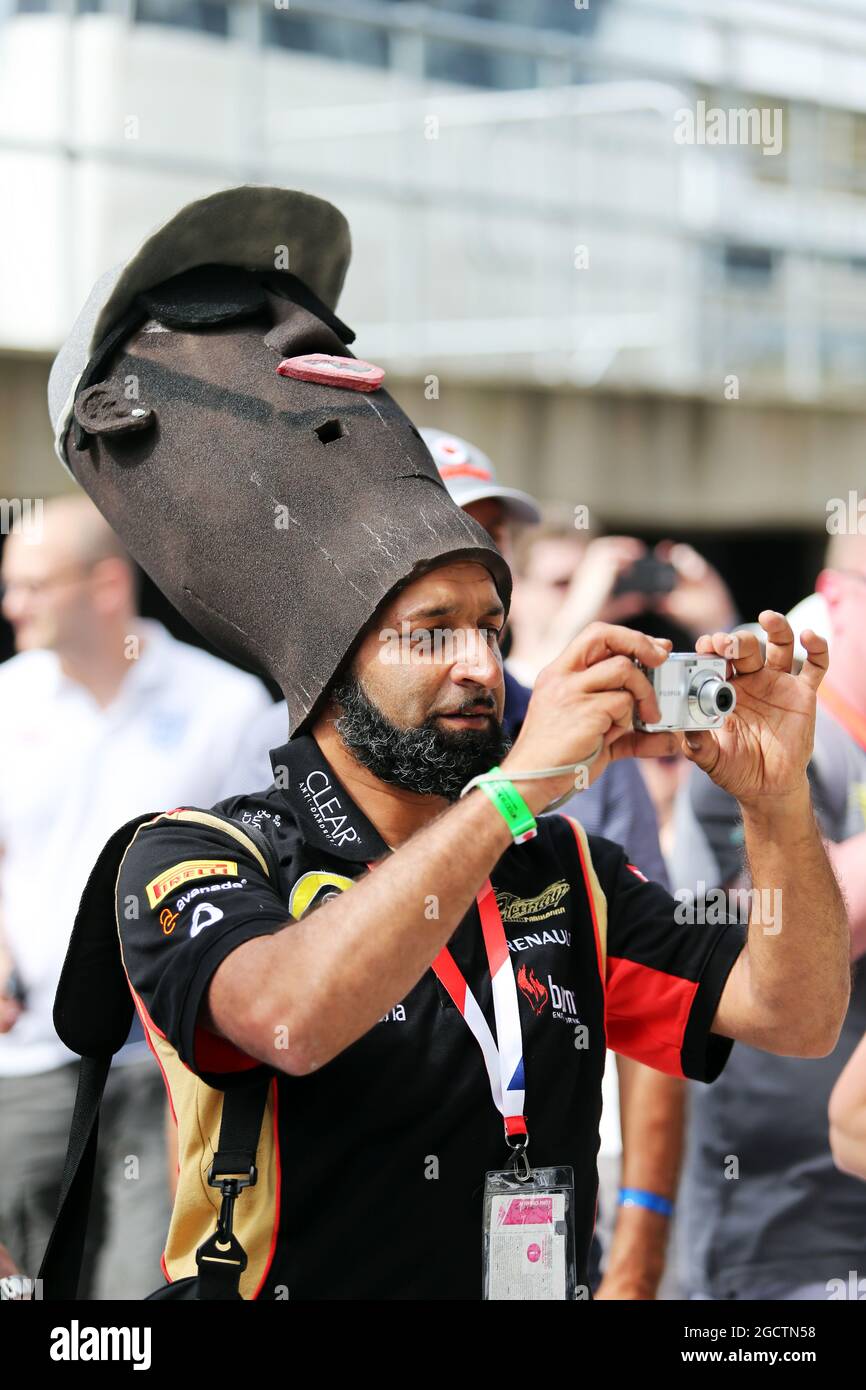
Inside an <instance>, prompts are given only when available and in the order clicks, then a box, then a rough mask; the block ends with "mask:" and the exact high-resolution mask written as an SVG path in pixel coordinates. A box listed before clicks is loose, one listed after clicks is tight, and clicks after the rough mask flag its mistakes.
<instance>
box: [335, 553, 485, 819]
mask: <svg viewBox="0 0 866 1390" xmlns="http://www.w3.org/2000/svg"><path fill="white" fill-rule="evenodd" d="M502 626H503V609H502V603H501V601H500V599H499V595H498V593H497V591H496V586H495V584H494V583H493V580H492V578H491V576H490V573H489V571H488V570H486V569H485V568H484V566H483V565H480V564H476V563H474V562H469V561H467V562H460V563H457V564H449V565H442V566H440V567H439V568H437V569H435V570H432V571H431V572H430V573H428V574H425V575H423V576H422V577H421V578H420V579H417V580H415V581H414V583H412V584H410V585H408V586H407V587H406V588H405V589H403V590H402V592H401V593H399V594H398V595H397V596H396V597H395V598H393V599H391V600H390V601H389V603H388V604H387V605H386V606H385V607H384V608H383V610H382V611H381V613H380V614H379V615H378V618H377V622H376V626H375V627H374V628H373V629H371V630H370V631H369V632H368V633H367V635H366V636H365V638H364V640H363V642H362V643H361V646H360V648H359V649H358V652H357V654H356V657H355V660H354V662H353V665H352V670H351V674H350V676H349V678H348V679H347V680H345V681H343V682H342V683H340V684H339V685H337V686H335V688H334V691H333V698H334V700H335V701H336V702H337V704H339V705H340V707H341V710H342V713H341V715H340V717H338V718H337V720H336V723H335V727H336V729H337V732H338V733H339V734H340V735H341V737H342V739H343V742H344V743H345V744H346V746H347V747H348V748H349V749H350V750H351V751H352V752H353V753H354V755H355V757H356V758H357V759H358V761H359V762H360V763H362V764H363V765H364V766H365V767H368V768H369V769H370V770H371V771H372V772H373V773H374V774H375V775H376V776H377V777H379V778H380V779H381V780H382V781H385V782H390V783H391V784H393V785H395V786H399V787H404V788H406V789H407V790H409V791H414V792H418V793H419V794H421V795H426V796H442V797H445V798H446V799H447V800H449V801H456V800H457V798H458V797H459V794H460V790H461V788H462V787H463V786H464V785H465V784H466V782H468V781H469V780H470V779H471V778H472V777H474V776H476V775H477V774H478V773H479V772H486V771H488V770H489V769H490V768H491V767H492V766H494V765H495V764H496V763H498V762H499V761H500V759H501V758H502V757H503V756H504V755H505V753H506V751H507V749H508V746H509V744H508V740H507V738H506V736H505V735H504V732H503V729H502V714H503V709H504V705H505V687H504V684H503V675H502V657H501V655H500V652H499V636H498V634H499V632H500V631H501V629H502Z"/></svg>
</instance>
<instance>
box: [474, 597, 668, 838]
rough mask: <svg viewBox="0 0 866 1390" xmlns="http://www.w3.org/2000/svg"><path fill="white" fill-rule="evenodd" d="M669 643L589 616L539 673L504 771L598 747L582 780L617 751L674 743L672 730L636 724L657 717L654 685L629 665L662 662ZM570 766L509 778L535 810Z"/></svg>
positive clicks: (566, 783)
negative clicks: (541, 775) (550, 773)
mask: <svg viewBox="0 0 866 1390" xmlns="http://www.w3.org/2000/svg"><path fill="white" fill-rule="evenodd" d="M670 650H671V642H670V640H669V639H668V638H656V637H648V636H647V635H646V634H645V633H643V632H635V631H634V630H633V629H632V628H628V627H618V626H614V625H613V624H611V623H590V625H589V627H587V628H585V629H584V630H583V632H581V633H579V634H578V636H577V637H575V638H574V640H573V641H572V642H570V643H569V644H568V646H567V647H566V648H565V650H564V651H563V652H562V653H561V654H560V655H559V656H558V657H557V658H556V660H555V661H551V662H550V664H549V665H548V666H545V668H544V670H543V671H541V672H540V673H539V676H538V679H537V681H536V683H535V687H534V689H533V692H532V697H531V699H530V701H529V707H528V709H527V712H526V718H525V719H524V721H523V726H522V728H521V731H520V735H519V737H518V739H517V741H516V743H515V744H514V747H513V748H512V749H511V750H510V752H509V753H508V755H507V757H506V758H505V759H504V760H503V762H502V764H501V766H502V770H503V772H507V773H514V772H522V771H531V770H533V769H536V768H545V767H558V766H561V765H562V764H564V763H572V764H575V763H584V762H586V761H587V760H588V759H589V758H591V757H592V755H593V753H594V752H595V751H596V749H600V751H599V753H598V756H597V757H596V759H595V761H594V762H593V763H592V766H591V767H590V768H588V770H587V772H586V774H585V777H584V780H583V782H582V784H581V785H582V786H584V787H585V786H588V785H590V783H592V782H594V781H595V780H596V779H597V778H598V777H600V776H601V774H602V772H603V771H604V769H605V768H606V767H607V766H608V764H609V763H610V762H611V761H613V759H615V758H627V757H637V758H659V757H662V756H663V755H665V754H670V753H676V752H678V751H679V743H678V741H677V739H676V738H675V736H674V735H673V734H665V733H657V734H647V733H643V732H640V731H638V730H636V729H635V728H634V717H635V714H636V713H637V714H638V715H639V716H640V718H641V720H642V721H643V722H644V723H652V722H653V721H655V720H657V719H658V718H659V717H660V711H659V707H658V703H657V701H656V696H655V692H654V690H653V688H652V685H651V684H650V681H649V680H648V679H647V677H646V676H645V675H644V673H643V672H642V671H640V670H638V668H637V666H635V664H634V663H635V661H636V660H637V661H640V662H642V663H643V665H644V666H650V667H653V666H660V665H661V664H662V662H663V661H665V660H666V659H667V657H668V655H669V653H670ZM575 779H576V774H575V773H570V774H565V775H564V776H559V777H552V778H546V779H543V780H542V779H533V780H527V781H522V780H520V779H515V786H516V787H517V789H518V791H519V792H520V795H521V796H522V797H523V799H524V801H525V802H526V804H527V805H528V806H529V807H530V809H531V810H532V812H533V814H534V815H539V814H540V813H541V812H542V811H543V810H544V809H545V807H547V806H549V805H550V803H551V802H552V801H555V800H556V799H557V798H558V797H560V796H563V795H564V794H565V793H566V792H568V791H570V790H572V789H573V788H574V787H575Z"/></svg>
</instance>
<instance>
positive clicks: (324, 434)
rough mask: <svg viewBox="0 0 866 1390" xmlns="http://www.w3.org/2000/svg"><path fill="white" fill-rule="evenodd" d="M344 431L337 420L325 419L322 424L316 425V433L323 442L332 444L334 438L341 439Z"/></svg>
mask: <svg viewBox="0 0 866 1390" xmlns="http://www.w3.org/2000/svg"><path fill="white" fill-rule="evenodd" d="M345 433H346V431H345V430H344V429H343V426H342V424H341V423H340V421H339V420H326V421H325V423H324V425H317V426H316V434H317V435H318V436H319V438H320V439H321V441H322V443H323V444H333V442H334V440H335V439H342V438H343V435H344V434H345Z"/></svg>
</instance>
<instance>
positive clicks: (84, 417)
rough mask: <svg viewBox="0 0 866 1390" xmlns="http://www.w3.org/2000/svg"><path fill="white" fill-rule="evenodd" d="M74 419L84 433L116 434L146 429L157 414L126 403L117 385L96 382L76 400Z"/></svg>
mask: <svg viewBox="0 0 866 1390" xmlns="http://www.w3.org/2000/svg"><path fill="white" fill-rule="evenodd" d="M74 414H75V419H76V421H77V422H78V424H79V425H80V426H81V428H82V430H84V431H86V433H87V434H96V435H104V434H111V435H119V434H130V433H132V432H137V431H139V430H149V429H151V428H152V427H153V425H154V424H155V423H156V414H155V412H154V411H153V410H152V409H151V407H150V406H149V405H144V404H142V402H141V401H138V400H127V398H126V396H125V395H124V394H123V390H122V387H121V385H120V383H119V382H113V381H98V382H97V383H96V385H95V386H88V387H87V389H86V390H85V391H82V392H81V394H80V396H78V398H77V399H76V402H75V408H74Z"/></svg>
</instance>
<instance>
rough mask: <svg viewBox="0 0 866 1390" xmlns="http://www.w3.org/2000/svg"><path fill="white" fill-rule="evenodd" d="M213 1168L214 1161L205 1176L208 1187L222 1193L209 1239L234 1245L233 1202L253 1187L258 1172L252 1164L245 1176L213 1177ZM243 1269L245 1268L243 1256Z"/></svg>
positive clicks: (226, 1175)
mask: <svg viewBox="0 0 866 1390" xmlns="http://www.w3.org/2000/svg"><path fill="white" fill-rule="evenodd" d="M215 1168H216V1161H214V1162H213V1163H212V1164H211V1166H210V1170H209V1172H208V1175H207V1180H208V1185H209V1186H210V1187H218V1188H219V1189H220V1192H221V1193H222V1205H221V1206H220V1214H219V1220H218V1221H217V1228H216V1232H215V1234H214V1236H212V1237H211V1239H212V1240H217V1241H220V1242H228V1243H231V1242H232V1241H234V1243H235V1244H237V1241H235V1238H234V1235H233V1234H232V1226H233V1223H234V1211H235V1202H236V1201H237V1199H238V1197H239V1195H240V1193H241V1192H243V1190H244V1188H245V1187H255V1185H256V1183H257V1182H258V1178H259V1174H258V1170H257V1168H256V1166H255V1164H252V1165H251V1166H250V1169H249V1171H248V1173H247V1174H246V1176H245V1175H244V1174H243V1173H231V1174H229V1173H223V1174H221V1175H219V1176H214V1169H215ZM206 1244H207V1243H206ZM201 1248H202V1250H204V1249H205V1248H206V1245H203V1246H202V1247H201ZM238 1249H240V1246H238ZM199 1253H201V1252H199ZM241 1253H243V1252H241ZM243 1268H246V1256H245V1255H244V1264H243Z"/></svg>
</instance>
